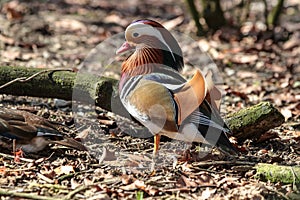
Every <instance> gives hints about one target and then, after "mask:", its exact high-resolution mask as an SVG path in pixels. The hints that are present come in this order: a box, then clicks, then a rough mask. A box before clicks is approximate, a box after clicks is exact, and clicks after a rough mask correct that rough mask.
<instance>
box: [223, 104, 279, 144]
mask: <svg viewBox="0 0 300 200" xmlns="http://www.w3.org/2000/svg"><path fill="white" fill-rule="evenodd" d="M225 121H226V122H227V124H228V126H229V128H230V130H231V131H232V132H233V135H234V136H235V137H236V138H237V139H238V140H239V141H243V140H245V139H258V138H259V137H260V136H261V135H262V134H263V133H265V132H266V131H268V130H270V129H272V128H274V127H277V126H280V125H281V124H282V123H283V122H284V116H283V115H282V114H281V113H280V112H279V111H278V110H277V109H276V108H275V107H274V106H273V105H272V104H271V103H270V102H261V103H259V104H257V105H254V106H251V107H249V108H244V109H241V110H239V111H238V112H235V113H231V114H229V115H227V116H226V119H225Z"/></svg>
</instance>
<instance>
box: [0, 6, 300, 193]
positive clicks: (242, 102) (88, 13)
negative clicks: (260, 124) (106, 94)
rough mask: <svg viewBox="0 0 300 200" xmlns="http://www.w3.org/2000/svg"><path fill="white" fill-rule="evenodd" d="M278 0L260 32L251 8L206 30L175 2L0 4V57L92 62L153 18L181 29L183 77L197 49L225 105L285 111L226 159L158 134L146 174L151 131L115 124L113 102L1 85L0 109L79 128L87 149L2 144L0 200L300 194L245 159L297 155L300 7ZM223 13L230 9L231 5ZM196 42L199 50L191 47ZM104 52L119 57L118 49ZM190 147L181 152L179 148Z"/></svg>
mask: <svg viewBox="0 0 300 200" xmlns="http://www.w3.org/2000/svg"><path fill="white" fill-rule="evenodd" d="M286 2H287V6H286V7H288V9H285V11H284V14H283V16H282V20H281V22H280V26H279V27H277V28H275V29H274V31H266V30H265V27H264V25H263V23H262V22H256V23H252V22H250V21H251V20H252V21H254V20H255V19H256V17H260V15H262V14H261V13H260V14H259V12H260V11H259V10H258V11H257V10H256V11H255V12H257V13H258V14H257V13H255V12H254V14H252V15H250V17H249V22H248V23H244V24H243V25H242V26H241V28H240V29H236V28H232V27H227V28H223V29H221V30H218V31H217V32H215V33H209V34H208V36H207V37H205V38H204V37H197V36H196V35H195V32H196V30H195V27H194V23H193V22H192V20H191V19H190V16H189V14H188V11H187V9H186V7H185V4H184V3H183V2H181V1H180V2H178V1H173V0H170V1H157V0H151V1H147V2H146V1H115V0H114V1H89V0H65V1H63V0H55V1H10V2H6V3H3V4H2V5H0V6H1V7H0V8H1V10H0V24H1V26H0V66H25V67H34V68H53V69H54V68H79V66H83V65H82V63H86V65H88V64H89V62H88V61H89V55H90V54H89V53H90V52H91V50H92V49H94V48H95V47H96V46H97V45H98V44H101V43H102V44H105V43H108V44H109V42H110V41H111V40H110V38H112V40H114V37H113V36H114V35H115V34H118V33H123V32H124V30H125V28H126V26H128V25H129V24H130V22H131V21H133V20H135V19H140V18H151V19H154V20H157V21H159V22H161V23H162V24H163V25H164V26H166V27H167V28H168V29H170V30H173V31H177V33H178V32H180V33H182V34H184V35H188V36H189V39H187V37H181V38H186V39H183V41H179V43H180V45H181V47H182V49H183V52H184V55H185V61H186V62H187V68H186V69H184V70H183V73H184V75H186V76H187V77H189V76H190V75H191V70H190V69H191V68H189V66H188V64H189V63H192V65H197V66H200V68H202V67H203V70H205V66H203V65H204V64H203V65H202V64H201V63H202V62H203V60H202V56H200V54H201V55H202V54H204V55H206V59H208V60H210V61H213V63H215V64H216V66H217V67H218V71H219V74H218V78H219V79H218V82H219V83H221V87H222V89H223V90H224V92H225V96H224V98H223V104H222V114H223V115H225V114H226V113H227V114H228V113H231V112H235V111H238V110H240V109H242V108H244V107H249V106H251V105H254V104H257V103H259V102H262V101H269V102H271V103H272V104H273V105H274V106H275V107H276V108H278V109H279V110H280V111H281V113H282V114H283V115H284V117H285V122H284V123H283V124H282V125H281V126H280V127H276V128H275V129H272V130H270V131H268V132H267V133H266V134H265V135H264V137H262V138H260V139H259V140H258V141H252V140H251V139H250V140H247V141H244V142H243V143H240V144H237V145H238V148H239V150H240V151H241V155H240V156H239V157H238V158H236V159H235V160H233V159H232V158H230V157H227V156H224V155H223V154H222V153H220V152H218V151H217V150H215V149H214V150H213V151H209V152H207V151H208V150H207V149H204V150H203V149H201V148H200V146H199V145H198V144H193V145H192V146H191V147H190V146H189V145H187V144H184V143H182V142H178V141H172V140H169V139H166V138H164V139H163V141H162V151H161V153H160V158H159V161H160V162H158V164H157V166H156V171H155V173H151V172H150V169H149V165H151V162H152V160H151V159H152V149H153V138H145V139H143V138H135V137H131V136H130V135H127V134H126V133H125V132H124V131H123V129H122V127H120V126H119V122H120V121H122V119H120V118H119V117H118V116H116V115H114V114H113V113H112V112H108V111H105V110H102V109H101V108H95V107H94V106H93V105H79V106H78V108H77V110H76V112H75V113H74V110H73V109H72V103H69V102H64V101H60V100H57V99H45V98H36V97H35V98H34V97H25V96H22V97H19V96H11V95H0V107H10V108H14V109H20V110H26V111H29V112H32V113H35V114H37V115H40V116H43V117H45V118H47V119H49V120H51V121H55V122H59V123H61V124H63V125H64V126H65V129H64V131H65V133H66V134H69V135H71V136H76V137H79V138H85V144H86V145H88V146H89V148H90V151H89V152H78V151H76V150H70V149H67V148H62V147H60V146H51V147H49V148H47V149H46V150H44V151H42V152H38V153H37V154H34V155H32V154H28V155H26V157H25V158H24V159H21V160H20V162H14V159H13V157H12V156H11V155H12V154H11V149H3V148H1V153H0V160H1V163H0V187H1V190H0V197H1V199H10V196H14V197H19V198H21V199H22V198H24V199H26V198H29V199H110V198H124V199H142V198H144V199H161V198H163V199H175V198H176V199H287V198H294V199H297V198H299V188H297V186H296V184H295V183H294V184H283V183H280V182H274V183H273V182H271V181H265V180H262V179H259V177H257V176H255V174H256V169H255V167H254V166H255V165H256V164H258V163H270V164H278V165H285V166H297V165H299V164H300V156H299V155H300V145H299V142H300V46H299V44H300V23H299V17H300V10H299V9H300V5H299V3H297V1H293V0H288V1H286ZM257 4H258V3H257ZM258 7H259V6H258ZM226 14H227V15H228V12H227V13H226ZM229 14H232V15H233V16H231V17H232V18H233V19H234V13H229ZM123 40H124V39H123ZM187 40H189V41H190V42H186V41H187ZM199 46H200V47H201V48H202V50H203V51H204V52H205V53H204V52H201V51H200V53H199V54H198V52H199ZM195 49H196V50H195ZM197 49H198V50H197ZM110 50H111V49H107V52H106V56H107V54H108V52H109V53H111V52H113V51H110ZM103 51H106V49H105V47H104V48H102V49H100V53H103ZM208 55H209V56H208ZM111 58H112V59H115V60H118V59H119V60H118V61H120V58H119V57H116V55H111V57H110V59H111ZM107 62H108V61H107ZM206 64H207V63H206ZM116 65H117V64H116ZM207 65H208V64H207ZM209 66H211V65H209ZM80 70H86V69H80ZM80 70H79V72H80ZM93 70H95V68H93ZM118 70H119V68H116V69H115V68H112V69H109V68H105V67H103V66H102V67H101V66H100V68H99V71H101V73H98V74H100V75H103V74H104V75H111V76H113V77H115V78H117V77H118ZM96 71H97V69H96ZM73 108H74V107H73ZM95 111H96V112H95ZM87 138H88V139H87ZM182 148H190V151H189V152H188V154H189V155H184V156H183V155H182V153H183V150H182ZM199 149H201V151H199ZM202 151H204V153H203V152H202ZM187 156H188V157H189V161H185V159H184V158H183V157H187ZM296 178H297V177H296ZM298 179H299V177H298ZM298 182H299V181H298ZM296 193H298V196H297V194H296ZM293 195H294V197H293Z"/></svg>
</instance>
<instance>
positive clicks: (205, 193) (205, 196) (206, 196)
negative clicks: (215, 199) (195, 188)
mask: <svg viewBox="0 0 300 200" xmlns="http://www.w3.org/2000/svg"><path fill="white" fill-rule="evenodd" d="M216 190H217V189H215V188H213V189H211V188H209V187H207V188H206V189H205V190H204V191H203V192H202V194H201V197H200V198H201V199H209V198H210V197H211V196H212V195H213V194H214V193H215V192H216Z"/></svg>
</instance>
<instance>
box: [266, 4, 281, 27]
mask: <svg viewBox="0 0 300 200" xmlns="http://www.w3.org/2000/svg"><path fill="white" fill-rule="evenodd" d="M283 3H284V0H278V2H277V4H276V6H275V7H274V8H273V9H272V10H271V12H270V13H269V14H268V17H267V25H268V27H272V28H274V27H275V26H276V25H277V24H278V21H279V16H280V14H281V12H282V8H283Z"/></svg>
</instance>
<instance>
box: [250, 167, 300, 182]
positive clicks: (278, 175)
mask: <svg viewBox="0 0 300 200" xmlns="http://www.w3.org/2000/svg"><path fill="white" fill-rule="evenodd" d="M255 168H256V171H257V172H256V175H255V177H256V178H258V179H261V180H264V181H271V182H273V183H277V182H281V183H284V184H292V183H296V184H299V183H300V167H299V166H282V165H274V164H263V163H260V164H258V165H257V166H256V167H255Z"/></svg>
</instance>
